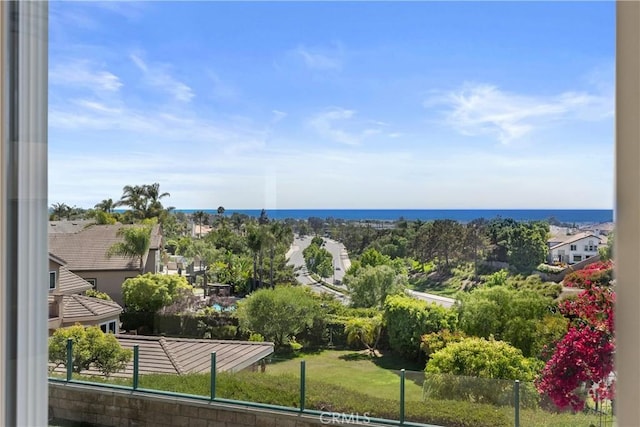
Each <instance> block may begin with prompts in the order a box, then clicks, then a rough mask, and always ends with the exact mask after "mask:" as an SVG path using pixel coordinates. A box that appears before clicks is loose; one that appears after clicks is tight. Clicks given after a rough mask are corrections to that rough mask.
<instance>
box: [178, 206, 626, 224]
mask: <svg viewBox="0 0 640 427" xmlns="http://www.w3.org/2000/svg"><path fill="white" fill-rule="evenodd" d="M198 210H204V211H205V212H207V213H209V214H216V213H217V209H177V210H176V212H184V213H187V214H191V213H193V212H196V211H198ZM234 212H237V213H241V214H246V215H249V216H253V217H259V216H260V212H261V209H225V213H224V214H225V216H230V215H232V214H233V213H234ZM266 212H267V215H268V217H269V218H271V219H278V220H280V219H286V218H293V219H309V218H311V217H317V218H322V219H326V218H334V219H343V220H350V221H353V220H359V221H366V220H371V221H396V220H398V219H400V218H404V219H406V220H417V219H419V220H422V221H429V220H434V219H453V220H456V221H460V222H468V221H472V220H474V219H477V218H485V219H493V218H498V217H501V218H512V219H514V220H516V221H538V220H547V219H549V218H555V219H556V220H557V221H560V222H566V223H577V224H585V223H600V222H611V221H613V220H614V213H613V210H612V209H271V210H269V209H267V210H266Z"/></svg>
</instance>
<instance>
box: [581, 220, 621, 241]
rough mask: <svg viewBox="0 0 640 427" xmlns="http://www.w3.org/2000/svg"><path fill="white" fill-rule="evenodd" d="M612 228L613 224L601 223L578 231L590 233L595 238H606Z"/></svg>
mask: <svg viewBox="0 0 640 427" xmlns="http://www.w3.org/2000/svg"><path fill="white" fill-rule="evenodd" d="M614 228H615V224H614V223H613V222H603V223H599V224H592V225H587V226H585V227H581V228H580V230H581V231H584V232H592V233H593V234H595V235H597V236H608V235H609V234H611V233H612V232H613V230H614ZM603 243H604V242H603Z"/></svg>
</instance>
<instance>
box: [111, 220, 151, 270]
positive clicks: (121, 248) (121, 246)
mask: <svg viewBox="0 0 640 427" xmlns="http://www.w3.org/2000/svg"><path fill="white" fill-rule="evenodd" d="M117 236H118V237H122V239H123V241H122V242H118V243H114V244H113V245H112V246H111V247H110V248H109V249H108V250H107V254H106V255H107V257H108V258H111V257H113V256H116V255H118V256H123V257H130V258H134V259H137V260H138V262H139V269H140V273H142V272H143V271H144V256H145V255H146V254H147V252H148V251H149V245H150V244H151V226H149V225H139V226H132V227H122V228H120V229H119V230H118V233H117Z"/></svg>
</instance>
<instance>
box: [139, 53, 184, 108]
mask: <svg viewBox="0 0 640 427" xmlns="http://www.w3.org/2000/svg"><path fill="white" fill-rule="evenodd" d="M129 57H130V58H131V61H132V62H133V63H134V64H135V65H136V67H138V69H140V70H141V71H142V72H143V73H144V75H145V78H146V79H147V81H146V82H147V83H148V84H150V85H151V86H154V87H157V88H159V89H161V90H163V91H166V92H168V93H169V94H170V95H171V96H173V97H174V98H175V99H176V100H178V101H182V102H189V101H191V99H192V98H193V97H194V96H195V94H194V93H193V90H192V89H191V88H190V87H189V86H187V85H186V84H184V83H182V82H181V81H179V80H177V79H175V78H174V77H173V76H171V75H170V74H169V73H168V72H167V71H166V70H165V68H166V66H164V65H154V66H153V67H149V66H148V65H147V63H146V62H145V61H143V60H142V58H140V56H138V55H136V54H131V55H129Z"/></svg>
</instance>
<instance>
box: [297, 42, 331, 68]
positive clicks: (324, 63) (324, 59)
mask: <svg viewBox="0 0 640 427" xmlns="http://www.w3.org/2000/svg"><path fill="white" fill-rule="evenodd" d="M293 52H294V54H295V55H296V56H298V57H299V58H300V59H302V61H303V62H304V64H305V65H306V66H307V67H309V68H311V69H313V70H340V69H342V62H343V59H342V56H343V54H342V49H341V47H340V46H339V45H338V47H337V48H332V49H329V50H321V49H311V48H307V47H304V46H298V47H297V48H296V49H294V51H293Z"/></svg>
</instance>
